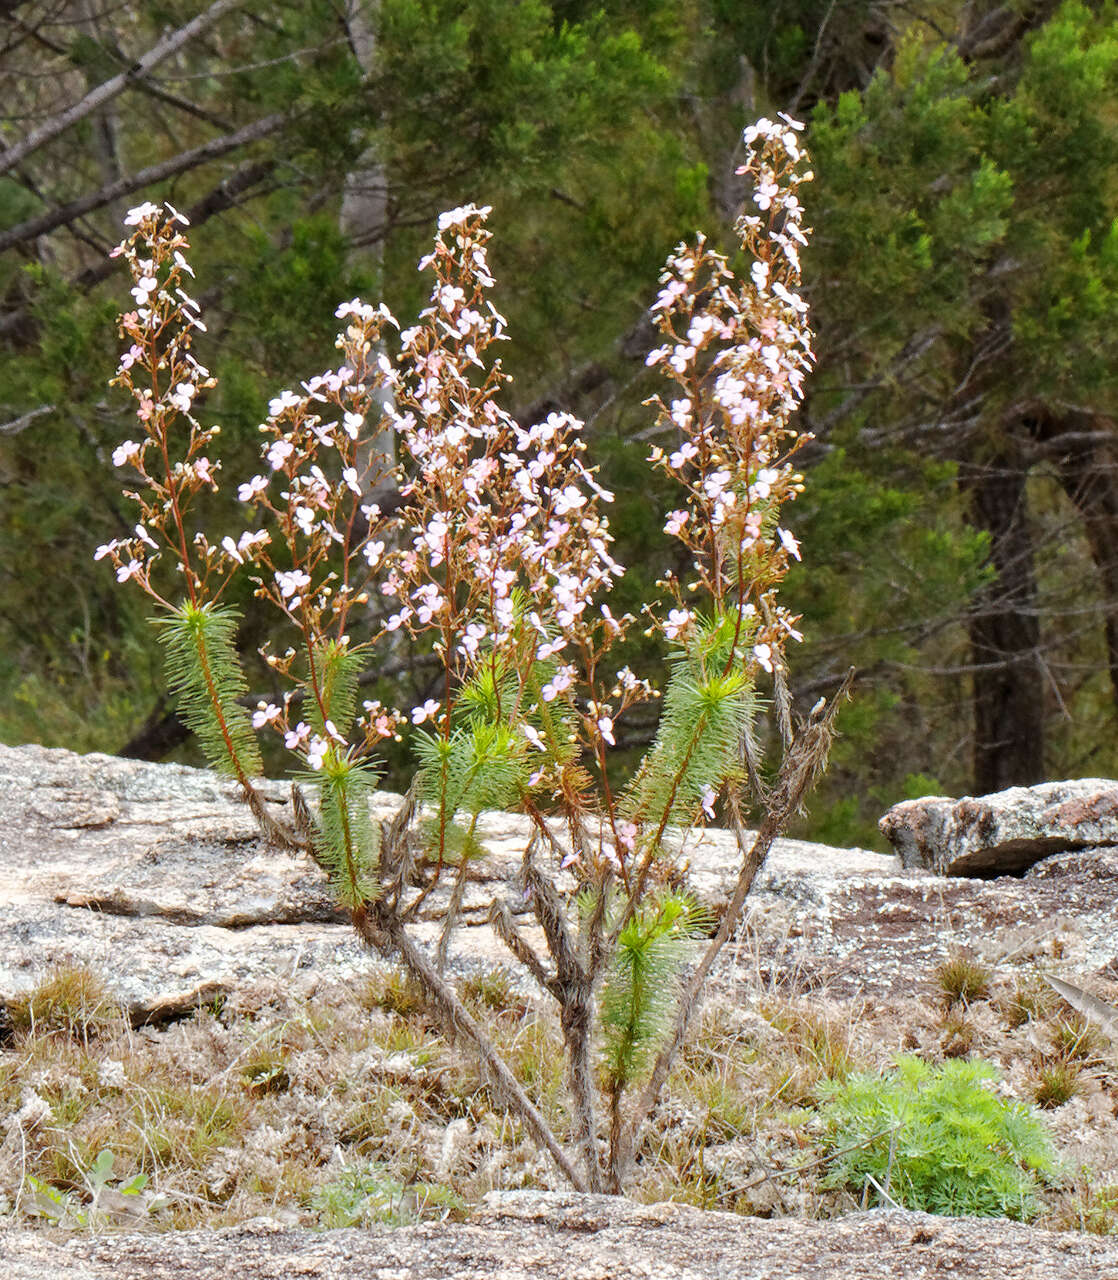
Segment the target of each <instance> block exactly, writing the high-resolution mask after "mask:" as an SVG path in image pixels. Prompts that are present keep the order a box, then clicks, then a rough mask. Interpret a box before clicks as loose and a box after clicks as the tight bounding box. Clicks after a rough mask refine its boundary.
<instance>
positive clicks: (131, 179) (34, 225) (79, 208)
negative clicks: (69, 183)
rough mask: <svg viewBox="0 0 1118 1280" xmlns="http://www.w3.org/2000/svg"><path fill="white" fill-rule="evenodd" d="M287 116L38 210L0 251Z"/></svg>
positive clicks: (212, 156)
mask: <svg viewBox="0 0 1118 1280" xmlns="http://www.w3.org/2000/svg"><path fill="white" fill-rule="evenodd" d="M290 118H291V117H290V116H288V115H284V114H280V113H276V114H274V115H270V116H264V117H263V118H262V119H260V120H254V121H253V122H252V124H246V125H245V126H244V128H243V129H238V130H237V131H236V133H230V134H226V136H225V137H224V138H214V139H212V140H211V141H210V142H206V143H203V144H202V146H200V147H194V148H193V149H192V150H190V151H183V152H182V153H181V154H179V155H177V156H173V157H172V158H171V159H170V160H164V161H162V162H161V163H160V164H153V165H149V166H148V167H147V168H146V169H141V170H139V172H138V173H133V174H129V175H128V176H127V177H124V178H121V179H120V181H119V182H114V183H111V184H110V185H109V186H107V187H102V188H101V189H100V191H95V192H93V194H92V195H88V196H83V197H82V198H81V199H80V200H71V201H70V203H69V204H64V205H62V206H60V207H59V208H57V209H51V210H48V212H46V213H41V214H40V215H39V216H38V217H37V218H29V219H28V220H27V221H26V222H21V223H20V224H19V226H18V227H13V228H12V229H11V230H10V231H5V232H4V233H3V234H2V235H0V253H3V252H4V250H5V249H10V248H11V247H12V246H13V245H17V244H21V243H22V242H23V241H25V240H33V239H34V238H35V237H36V236H41V235H45V234H46V233H47V232H48V231H53V230H54V229H55V228H56V227H61V226H65V225H66V224H67V223H69V222H73V221H74V219H75V218H80V217H83V216H84V215H85V214H87V213H92V212H93V210H94V209H101V208H104V206H105V205H107V204H112V202H113V201H114V200H118V199H119V198H120V197H121V196H126V195H131V194H132V193H133V192H134V191H139V190H140V189H141V188H143V187H147V186H150V185H151V184H152V183H155V182H162V181H163V180H164V179H165V178H172V177H174V176H175V175H176V174H179V173H185V172H186V171H187V170H188V169H195V168H197V167H198V165H200V164H205V163H206V162H207V161H208V160H216V159H217V158H218V157H219V156H223V155H225V154H227V153H228V152H230V151H235V150H236V149H237V148H238V147H243V146H245V145H246V144H247V143H249V142H256V141H258V140H259V139H260V138H265V137H267V136H268V134H270V133H275V132H276V130H277V129H280V128H282V127H283V125H284V124H286V123H287V121H288V120H289V119H290Z"/></svg>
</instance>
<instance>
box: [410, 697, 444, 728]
mask: <svg viewBox="0 0 1118 1280" xmlns="http://www.w3.org/2000/svg"><path fill="white" fill-rule="evenodd" d="M438 709H439V704H438V702H436V701H435V699H434V698H428V699H427V701H426V702H425V703H424V704H423V706H421V707H413V708H412V713H411V722H412V724H423V723H424V722H425V721H427V720H433V719H434V718H435V715H436V713H437V712H438Z"/></svg>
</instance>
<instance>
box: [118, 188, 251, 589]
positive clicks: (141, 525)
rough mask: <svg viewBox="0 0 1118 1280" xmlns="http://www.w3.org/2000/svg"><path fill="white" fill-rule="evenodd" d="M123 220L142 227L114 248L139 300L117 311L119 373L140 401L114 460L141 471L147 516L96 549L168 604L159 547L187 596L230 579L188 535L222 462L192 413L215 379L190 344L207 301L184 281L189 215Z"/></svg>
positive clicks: (198, 536) (201, 537)
mask: <svg viewBox="0 0 1118 1280" xmlns="http://www.w3.org/2000/svg"><path fill="white" fill-rule="evenodd" d="M125 222H126V224H127V225H128V226H133V227H135V228H136V231H135V233H134V234H133V235H132V236H131V237H130V238H129V239H128V240H125V241H124V242H123V243H121V244H119V245H117V247H116V248H115V249H114V250H113V251H112V256H113V257H123V258H124V260H125V261H126V262H127V264H128V267H129V270H130V271H131V273H132V279H133V280H134V282H135V283H134V286H133V288H132V297H133V299H134V300H135V302H136V306H135V309H134V310H132V311H129V312H128V313H127V314H126V315H123V316H122V317H121V319H120V334H121V337H122V338H123V340H124V341H125V342H126V343H127V348H126V350H125V351H124V354H123V355H122V356H121V358H120V363H119V364H118V366H117V374H116V378H115V379H114V380H113V381H114V384H115V385H117V386H120V387H123V388H125V390H127V391H128V392H129V393H130V394H131V396H132V398H133V400H134V401H135V402H136V419H137V423H138V431H137V434H138V435H139V439H131V438H130V439H128V440H125V441H124V442H123V443H122V444H120V445H119V446H118V447H117V448H116V449H115V450H114V451H113V455H112V462H113V466H114V467H122V468H128V469H129V470H131V471H132V472H134V473H135V475H136V476H137V477H138V480H139V483H140V489H139V490H138V491H135V490H133V491H129V496H130V497H132V498H133V499H135V501H136V502H137V503H138V504H139V508H140V520H139V522H138V523H137V524H136V526H135V528H134V530H133V532H132V534H131V535H130V536H128V537H124V538H114V539H113V540H112V541H110V542H107V543H105V544H104V545H103V546H100V547H98V548H97V552H96V555H95V557H94V558H95V559H98V560H100V559H104V558H106V557H107V558H108V559H109V560H110V561H111V562H112V564H113V566H114V567H115V569H116V576H117V581H118V582H126V581H128V580H129V579H132V580H134V581H136V582H137V583H138V584H139V586H140V587H141V588H142V589H143V590H144V591H146V592H147V593H148V594H149V595H151V596H152V597H153V598H155V599H156V600H158V601H160V602H161V603H163V604H166V603H167V602H166V600H164V598H163V596H162V595H161V594H160V592H159V590H158V589H157V588H156V586H155V585H153V583H152V580H151V574H152V570H153V567H154V565H155V563H156V562H157V561H158V560H159V559H160V556H161V555H162V553H163V552H164V551H166V550H170V552H171V554H172V556H173V557H174V558H175V559H176V560H177V562H178V565H179V568H180V571H181V572H182V574H183V578H184V582H185V586H186V591H187V594H188V596H189V598H190V599H191V600H192V601H198V600H202V599H206V598H210V597H214V598H216V596H217V595H220V592H221V588H222V585H223V583H224V581H225V579H226V578H227V573H226V572H225V568H224V566H223V565H222V563H221V556H220V553H219V552H218V550H217V549H216V548H214V547H212V546H211V545H210V543H209V542H208V541H207V539H206V536H205V534H203V533H201V532H199V533H195V534H194V535H193V536H192V535H190V534H189V533H188V531H187V524H186V516H187V512H188V510H189V509H190V507H191V506H192V504H193V501H194V499H195V498H196V496H197V495H198V493H199V492H200V491H201V490H204V489H209V490H213V489H216V488H217V479H216V473H217V471H218V470H219V469H220V466H221V464H220V463H219V462H217V461H216V460H212V459H211V458H210V456H209V448H210V446H211V444H212V443H213V441H214V439H215V437H216V436H217V435H218V434H219V432H220V427H216V426H214V427H209V428H203V427H202V426H201V425H200V424H199V423H198V421H197V419H196V418H195V416H194V401H195V398H196V397H197V396H198V395H199V394H200V393H201V392H203V391H205V390H207V389H208V388H210V387H213V386H214V385H216V383H215V380H214V378H213V377H211V375H210V371H209V370H208V369H207V368H205V367H204V366H203V365H202V364H200V363H199V362H198V361H197V360H196V359H195V358H194V355H193V354H192V353H191V349H190V348H191V344H192V342H193V339H194V335H195V333H197V332H205V325H204V324H203V323H202V319H201V308H200V307H199V305H198V303H197V302H196V301H195V300H194V298H193V297H191V295H190V294H189V293H188V292H187V290H186V288H185V283H186V279H187V278H188V277H191V276H193V274H194V273H193V271H192V270H191V268H190V265H189V263H188V262H187V260H186V256H185V253H186V250H187V249H188V248H189V244H188V242H187V239H186V236H185V234H184V233H183V228H184V227H185V226H186V225H187V220H186V218H185V217H184V216H183V215H182V214H181V213H179V212H178V211H177V210H176V209H174V208H173V207H172V206H170V205H167V206H166V209H165V210H164V209H161V208H159V207H158V206H156V205H154V204H150V203H149V204H143V205H140V206H138V207H137V208H135V209H132V210H130V211H129V213H128V216H127V218H126V219H125ZM180 419H181V420H183V421H185V423H186V427H187V430H186V433H185V447H184V448H182V452H181V454H180V453H179V452H178V450H179V448H180V446H179V445H178V443H177V437H176V436H175V435H174V434H173V433H172V428H173V427H177V424H178V422H179V420H180ZM145 491H146V492H145ZM266 536H267V535H263V537H265V538H266Z"/></svg>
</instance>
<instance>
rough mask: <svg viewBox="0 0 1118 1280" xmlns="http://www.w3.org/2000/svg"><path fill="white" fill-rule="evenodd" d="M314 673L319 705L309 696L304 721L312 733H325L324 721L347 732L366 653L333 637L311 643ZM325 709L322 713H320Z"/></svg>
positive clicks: (340, 730)
mask: <svg viewBox="0 0 1118 1280" xmlns="http://www.w3.org/2000/svg"><path fill="white" fill-rule="evenodd" d="M313 653H314V674H315V678H316V681H317V684H318V688H319V690H320V694H321V698H322V704H321V706H320V705H319V704H318V702H316V701H314V700H312V699H308V703H309V705H308V708H307V720H308V722H309V723H310V724H311V725H312V726H313V727H314V729H315V732H316V733H319V734H321V735H322V736H325V735H326V721H327V720H329V721H331V722H332V723H333V725H334V726H335V728H336V729H337V730H338V731H339V733H343V734H345V733H348V731H349V728H350V726H351V725H352V724H353V717H354V716H355V715H356V714H357V693H358V682H359V680H360V677H361V671H362V668H363V667H364V665H365V655H364V654H363V653H362V651H361V650H360V649H359V648H358V649H350V648H349V647H348V646H347V645H344V644H339V643H338V641H336V640H332V639H330V640H323V641H321V642H320V643H318V644H316V645H315V646H314V650H313ZM323 708H325V714H323Z"/></svg>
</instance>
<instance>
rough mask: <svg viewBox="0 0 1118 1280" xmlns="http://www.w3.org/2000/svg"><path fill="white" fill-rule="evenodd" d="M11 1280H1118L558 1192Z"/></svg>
mask: <svg viewBox="0 0 1118 1280" xmlns="http://www.w3.org/2000/svg"><path fill="white" fill-rule="evenodd" d="M0 1258H2V1259H3V1262H4V1276H5V1280H41V1278H42V1277H43V1276H48V1275H49V1276H51V1277H52V1280H115V1278H116V1277H118V1276H122V1275H126V1276H128V1277H129V1280H172V1277H184V1278H185V1277H187V1276H189V1277H190V1278H191V1280H234V1278H235V1280H274V1278H275V1277H278V1276H314V1277H316V1280H366V1278H368V1280H443V1277H446V1276H454V1277H455V1278H456V1280H496V1278H497V1277H500V1278H501V1280H528V1278H529V1277H531V1278H533V1280H614V1277H625V1278H629V1277H632V1278H634V1280H635V1278H637V1277H640V1280H706V1278H707V1277H710V1276H718V1277H720V1278H721V1280H769V1278H770V1277H772V1276H777V1275H779V1276H780V1277H781V1280H836V1277H839V1276H841V1277H842V1280H893V1277H896V1276H901V1275H905V1276H928V1277H932V1276H948V1275H953V1276H955V1275H957V1276H966V1277H967V1280H1003V1277H1004V1278H1005V1280H1010V1278H1012V1280H1113V1277H1114V1276H1115V1275H1118V1243H1115V1242H1114V1241H1113V1240H1108V1239H1105V1238H1099V1237H1093V1236H1086V1235H1083V1236H1068V1235H1062V1234H1056V1233H1054V1232H1048V1231H1035V1230H1031V1229H1030V1228H1028V1227H1023V1226H1019V1225H1017V1224H1014V1223H1009V1222H1004V1221H982V1220H978V1219H958V1218H956V1219H948V1218H935V1217H931V1216H929V1215H927V1214H922V1213H903V1212H895V1211H890V1212H873V1213H858V1214H852V1215H851V1216H850V1217H847V1218H843V1219H840V1220H838V1221H833V1222H812V1221H796V1220H793V1219H790V1218H779V1219H774V1220H767V1219H762V1218H743V1217H738V1216H736V1215H733V1214H728V1213H709V1212H703V1211H702V1210H699V1209H693V1208H690V1207H688V1206H685V1205H673V1204H656V1205H640V1204H632V1203H629V1202H627V1201H624V1200H620V1199H612V1198H610V1197H607V1196H585V1195H576V1194H574V1193H567V1192H551V1193H548V1192H531V1191H506V1192H493V1193H491V1194H490V1195H488V1196H487V1197H486V1199H485V1202H484V1203H483V1205H482V1207H481V1208H480V1210H479V1211H478V1212H477V1213H475V1214H474V1215H473V1217H472V1218H471V1219H470V1220H469V1221H468V1222H465V1223H450V1222H443V1223H428V1224H422V1225H419V1226H412V1227H403V1228H400V1229H398V1230H396V1231H388V1230H384V1229H378V1230H372V1231H357V1230H347V1231H326V1232H309V1231H294V1230H284V1229H283V1227H282V1225H281V1224H280V1223H278V1222H275V1221H273V1220H268V1219H262V1220H258V1221H256V1222H255V1223H252V1224H248V1225H246V1226H242V1227H237V1228H231V1229H225V1230H220V1231H212V1232H211V1231H184V1232H180V1233H177V1234H173V1235H140V1236H137V1235H132V1236H107V1237H102V1238H99V1239H98V1238H91V1237H88V1236H86V1237H78V1238H74V1239H71V1240H69V1241H66V1242H65V1243H62V1242H59V1241H58V1240H48V1239H47V1238H45V1236H44V1235H43V1234H41V1233H33V1232H4V1233H0Z"/></svg>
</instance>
